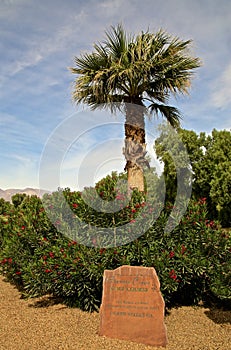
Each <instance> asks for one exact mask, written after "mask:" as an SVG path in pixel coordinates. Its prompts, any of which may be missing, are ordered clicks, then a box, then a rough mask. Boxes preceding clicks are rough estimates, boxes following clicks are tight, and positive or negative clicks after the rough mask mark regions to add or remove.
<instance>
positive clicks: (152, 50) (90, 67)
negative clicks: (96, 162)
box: [71, 25, 200, 165]
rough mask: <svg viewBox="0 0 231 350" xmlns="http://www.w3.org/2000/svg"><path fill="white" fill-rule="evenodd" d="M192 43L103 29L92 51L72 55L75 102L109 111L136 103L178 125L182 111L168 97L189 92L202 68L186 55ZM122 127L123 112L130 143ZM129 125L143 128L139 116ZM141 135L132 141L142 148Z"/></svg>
mask: <svg viewBox="0 0 231 350" xmlns="http://www.w3.org/2000/svg"><path fill="white" fill-rule="evenodd" d="M190 43H191V41H190V40H186V41H182V40H180V39H179V38H178V37H172V36H170V35H169V34H168V33H166V32H165V31H163V30H159V31H158V32H157V33H155V34H153V33H150V32H142V33H141V34H139V35H137V36H132V35H129V34H127V33H126V32H125V31H124V29H123V27H122V26H121V25H118V26H117V27H111V30H109V31H106V38H105V40H104V41H103V42H102V43H97V44H94V51H93V52H92V53H85V54H83V55H81V56H80V57H75V64H76V67H74V68H71V71H72V72H73V73H74V74H77V78H76V80H75V86H74V91H73V100H74V101H75V102H77V103H84V104H87V105H89V106H91V108H93V109H95V108H102V107H106V108H107V107H109V108H111V109H113V108H114V106H115V102H117V103H128V104H136V105H140V106H143V107H145V108H147V109H149V110H150V111H151V112H153V113H155V114H158V113H160V114H161V115H162V116H164V117H165V118H166V119H167V120H168V122H169V123H170V124H171V125H172V126H173V127H177V126H179V120H180V118H181V115H180V112H179V111H178V109H177V108H175V107H173V106H169V105H168V104H167V103H168V100H169V97H170V96H171V95H176V94H179V93H180V94H186V93H188V89H189V87H190V81H191V78H192V74H193V70H194V69H195V68H197V67H199V66H200V61H199V59H198V58H197V57H191V56H190V55H189V52H188V48H189V46H190ZM131 114H132V113H130V115H131ZM138 114H139V113H138ZM133 119H134V118H133ZM138 119H139V121H138ZM126 124H127V125H128V124H129V113H128V111H127V110H126V123H125V135H126V138H127V139H129V133H130V131H129V130H127V131H126ZM130 124H133V125H134V124H137V127H138V129H142V128H144V122H143V121H142V116H139V117H137V118H135V122H134V120H133V121H132V122H130ZM144 135H145V132H143V137H141V139H139V140H138V139H137V140H135V141H137V142H139V143H140V144H143V146H142V147H143V150H144V148H145V147H144V144H145V137H144ZM130 139H131V138H130ZM133 139H134V137H133ZM136 148H137V147H136ZM144 154H145V152H143V155H144ZM141 158H142V157H141ZM126 159H127V161H128V158H126ZM131 163H134V162H131ZM133 165H134V164H133Z"/></svg>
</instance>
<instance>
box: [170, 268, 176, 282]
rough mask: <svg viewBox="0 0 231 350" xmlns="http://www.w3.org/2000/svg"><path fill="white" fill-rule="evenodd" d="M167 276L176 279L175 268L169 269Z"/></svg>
mask: <svg viewBox="0 0 231 350" xmlns="http://www.w3.org/2000/svg"><path fill="white" fill-rule="evenodd" d="M169 277H170V278H171V279H173V280H174V281H175V280H176V279H177V275H176V273H175V270H173V269H172V270H171V271H170V272H169Z"/></svg>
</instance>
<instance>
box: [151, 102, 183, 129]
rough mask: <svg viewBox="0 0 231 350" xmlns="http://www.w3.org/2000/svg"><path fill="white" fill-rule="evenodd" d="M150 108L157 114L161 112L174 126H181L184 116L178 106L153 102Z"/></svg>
mask: <svg viewBox="0 0 231 350" xmlns="http://www.w3.org/2000/svg"><path fill="white" fill-rule="evenodd" d="M149 109H150V111H151V112H152V113H155V114H156V115H159V113H160V114H161V115H162V116H163V117H164V118H166V120H167V121H168V122H169V124H170V125H171V126H172V127H174V128H178V127H179V126H180V119H182V117H181V114H180V111H179V110H178V109H177V108H176V107H173V106H168V105H164V104H159V103H152V104H150V105H149Z"/></svg>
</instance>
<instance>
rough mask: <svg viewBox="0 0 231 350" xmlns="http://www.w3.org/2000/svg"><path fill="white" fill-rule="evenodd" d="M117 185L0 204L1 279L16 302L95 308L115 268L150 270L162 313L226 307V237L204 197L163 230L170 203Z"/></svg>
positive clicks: (230, 242)
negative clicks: (13, 288)
mask: <svg viewBox="0 0 231 350" xmlns="http://www.w3.org/2000/svg"><path fill="white" fill-rule="evenodd" d="M118 180H121V177H120V176H117V174H115V173H113V174H112V175H111V176H107V177H106V178H105V179H103V180H101V181H100V182H99V183H98V184H97V185H96V187H95V188H87V189H85V190H84V191H83V193H80V192H71V191H70V189H65V190H63V191H61V190H59V191H56V192H54V193H52V194H50V195H45V196H44V198H43V201H42V200H41V199H39V198H38V197H36V196H31V197H29V196H21V197H20V196H17V197H14V198H13V204H10V203H8V202H5V201H4V200H2V199H1V200H0V248H1V250H0V269H1V273H2V274H3V275H4V276H6V277H7V279H8V280H9V281H11V282H13V283H14V284H16V285H17V287H18V288H19V289H20V290H21V292H22V294H23V296H24V297H38V296H42V295H45V294H51V295H53V296H55V297H60V298H62V300H63V302H64V303H66V304H67V305H69V306H75V307H79V308H81V309H83V310H87V311H94V310H98V308H99V306H100V302H101V296H102V279H103V272H104V270H105V269H115V268H117V267H119V266H121V265H133V266H134V265H136V266H140V265H142V266H149V267H150V266H152V267H154V268H155V269H156V271H157V274H158V276H159V279H160V283H161V292H162V294H163V297H164V299H165V303H166V306H167V307H171V306H174V305H176V304H181V305H182V304H189V305H190V304H197V303H198V302H199V301H201V300H205V301H206V300H209V299H210V298H211V297H213V298H218V299H219V300H225V301H227V302H230V299H231V292H230V278H231V276H230V266H231V239H230V238H231V237H230V234H229V233H227V232H226V233H224V232H223V231H222V230H220V229H219V227H218V226H219V225H218V224H217V222H213V221H209V220H208V219H207V210H206V199H205V198H203V199H200V200H199V201H194V200H191V201H190V203H189V206H188V208H187V211H186V213H185V215H184V216H183V218H182V219H181V220H180V222H179V224H178V225H177V226H176V227H175V228H174V229H173V230H172V231H171V232H170V231H168V230H166V229H165V228H166V223H167V221H168V219H169V217H171V215H172V213H173V211H172V210H173V207H172V205H171V204H167V203H165V207H164V208H162V207H161V206H160V207H159V206H158V202H157V201H155V199H154V197H153V196H152V197H151V198H152V199H151V200H149V201H148V200H147V198H146V197H145V195H143V194H141V193H139V192H137V191H134V192H133V193H132V194H131V197H130V198H127V197H126V195H125V192H123V191H122V192H121V191H120V192H118V191H117V190H116V183H117V181H118ZM99 198H100V199H101V200H99ZM89 201H90V203H91V206H89V205H88V204H87V203H89ZM109 201H111V202H109ZM109 203H111V205H110V210H111V211H110V212H109V207H108V205H109ZM105 208H106V209H105ZM104 209H105V210H104ZM160 209H161V210H160ZM157 217H158V218H157ZM133 227H134V230H133ZM105 229H106V231H105ZM108 229H110V230H108ZM101 231H102V234H101Z"/></svg>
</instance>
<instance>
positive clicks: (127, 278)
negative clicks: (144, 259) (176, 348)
mask: <svg viewBox="0 0 231 350" xmlns="http://www.w3.org/2000/svg"><path fill="white" fill-rule="evenodd" d="M99 335H104V336H106V337H109V338H117V339H125V340H130V341H134V342H137V343H143V344H146V345H152V346H166V344H167V332H166V327H165V324H164V300H163V297H162V295H161V293H160V283H159V279H158V277H157V274H156V271H155V269H154V268H152V267H141V266H139V267H136V266H121V267H119V268H118V269H116V270H112V271H111V270H105V271H104V278H103V297H102V303H101V307H100V326H99Z"/></svg>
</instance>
